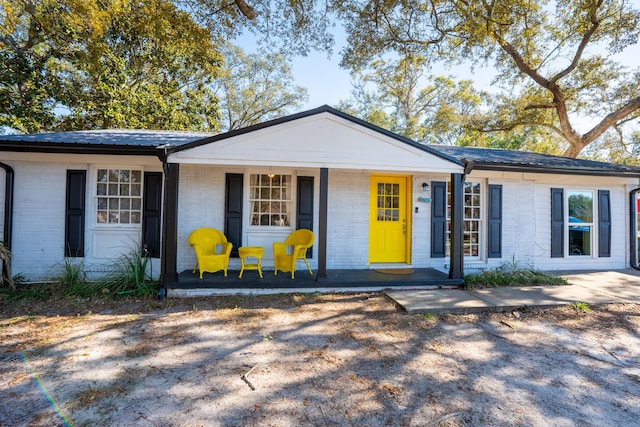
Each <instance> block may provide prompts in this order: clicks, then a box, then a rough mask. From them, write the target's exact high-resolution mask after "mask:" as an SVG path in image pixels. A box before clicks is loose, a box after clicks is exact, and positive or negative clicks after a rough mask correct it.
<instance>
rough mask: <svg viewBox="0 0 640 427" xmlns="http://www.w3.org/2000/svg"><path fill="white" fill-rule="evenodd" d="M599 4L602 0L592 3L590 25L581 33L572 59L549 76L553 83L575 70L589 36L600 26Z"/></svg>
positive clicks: (589, 38) (600, 4)
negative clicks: (562, 68)
mask: <svg viewBox="0 0 640 427" xmlns="http://www.w3.org/2000/svg"><path fill="white" fill-rule="evenodd" d="M600 6H602V0H600V1H599V2H598V3H597V4H596V5H594V7H593V9H592V10H591V11H590V21H591V26H590V27H589V28H588V29H587V31H585V33H584V34H583V35H582V40H581V41H580V45H579V46H578V50H576V53H575V55H573V60H572V61H571V64H569V66H568V67H567V68H565V69H564V70H562V71H560V72H559V73H558V74H556V75H555V76H553V77H551V81H552V82H554V83H555V82H557V81H558V80H560V79H561V78H563V77H564V76H566V75H568V74H569V73H571V72H572V71H573V70H575V68H576V67H577V66H578V62H579V61H580V58H582V54H583V53H584V50H585V48H586V47H587V44H589V41H590V40H591V37H592V36H593V34H594V33H595V32H596V30H597V29H598V27H599V26H600V20H599V19H598V8H600Z"/></svg>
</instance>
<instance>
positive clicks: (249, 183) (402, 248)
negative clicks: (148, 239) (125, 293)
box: [159, 107, 464, 290]
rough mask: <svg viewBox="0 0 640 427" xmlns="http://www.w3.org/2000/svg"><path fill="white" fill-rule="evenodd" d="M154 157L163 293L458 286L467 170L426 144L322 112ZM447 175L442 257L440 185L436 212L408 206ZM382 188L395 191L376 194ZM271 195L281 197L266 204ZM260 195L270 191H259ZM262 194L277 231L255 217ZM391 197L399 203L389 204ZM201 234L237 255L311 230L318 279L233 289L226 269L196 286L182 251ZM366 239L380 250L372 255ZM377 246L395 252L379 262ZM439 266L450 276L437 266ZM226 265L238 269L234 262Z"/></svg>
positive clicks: (256, 282) (188, 254)
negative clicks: (159, 180) (160, 177)
mask: <svg viewBox="0 0 640 427" xmlns="http://www.w3.org/2000/svg"><path fill="white" fill-rule="evenodd" d="M159 157H160V158H161V159H162V161H163V165H164V170H165V186H164V208H163V232H162V236H163V241H162V245H163V250H162V263H161V265H162V268H161V283H162V285H163V287H164V288H166V289H168V290H171V289H236V288H239V289H243V288H247V289H279V288H283V289H295V288H303V289H305V288H307V289H324V288H342V289H344V288H349V287H355V288H365V287H369V288H371V287H378V288H385V287H393V286H415V287H419V286H441V285H453V286H455V285H457V284H459V283H461V279H462V276H463V267H462V260H463V253H462V247H463V240H462V234H463V233H462V227H463V205H464V199H463V185H464V164H463V162H460V161H457V160H455V159H451V158H449V157H447V156H443V155H441V154H440V153H437V152H435V151H433V150H431V149H430V148H428V147H425V146H421V145H418V144H415V143H413V142H412V141H408V140H405V139H403V138H401V137H398V136H397V135H393V134H390V133H389V132H386V131H384V130H381V129H379V128H375V127H371V126H368V125H367V124H365V123H363V122H361V121H359V120H357V119H354V118H352V117H350V116H346V115H344V114H343V113H340V112H337V111H335V110H333V109H330V108H329V107H323V108H321V109H318V110H315V111H310V112H306V113H304V114H300V115H295V116H290V117H287V118H284V119H281V120H275V121H272V122H268V123H264V124H261V125H256V126H252V127H249V128H246V129H242V130H239V131H236V132H230V133H228V134H221V135H217V136H215V137H212V138H207V139H204V140H201V141H196V142H195V143H193V144H186V145H182V146H179V147H165V148H163V151H161V152H159ZM264 177H268V179H267V178H264ZM448 177H450V182H451V188H450V194H451V195H450V199H451V210H450V214H451V215H450V216H451V223H452V227H451V230H450V242H451V244H450V254H445V240H444V236H445V231H446V230H445V222H444V221H440V222H438V223H437V224H435V225H433V227H435V228H434V229H432V224H431V222H430V220H429V218H430V214H431V211H432V210H434V209H435V210H436V213H437V215H438V219H444V215H445V213H446V212H447V209H446V200H447V197H446V195H447V192H446V189H445V187H444V186H439V187H438V188H437V189H434V190H433V191H434V192H435V191H436V190H437V191H438V196H439V197H438V199H437V200H438V203H435V204H434V205H429V204H426V203H430V202H427V201H421V203H424V204H421V205H419V206H418V205H416V204H415V203H416V200H417V198H418V196H419V195H420V194H422V193H421V192H420V191H421V190H418V188H420V189H421V188H422V187H418V186H419V185H420V186H422V185H426V186H427V188H428V184H423V183H427V182H430V181H432V180H433V181H445V180H447V179H448ZM272 179H275V181H274V182H276V184H277V183H283V182H286V183H287V184H286V185H285V184H282V185H280V186H281V187H282V188H280V187H278V185H276V184H273V183H272V182H271V181H270V180H272ZM378 181H381V182H385V183H387V181H388V182H392V181H393V183H392V184H388V183H387V184H384V187H381V184H380V183H379V182H378ZM396 181H397V183H396ZM264 182H269V185H268V186H266V185H263V183H264ZM274 185H275V186H274ZM394 185H395V187H394ZM263 187H264V188H263ZM267 187H269V188H267ZM387 187H389V188H393V191H390V190H389V191H388V192H387V193H385V194H384V197H383V196H381V195H380V193H378V192H379V191H380V190H379V189H380V188H383V189H384V191H387ZM273 188H276V190H277V192H279V193H278V194H280V195H282V194H286V195H287V196H286V197H284V196H283V197H278V196H269V195H270V194H273ZM265 189H267V190H269V191H270V192H267V193H263V190H265ZM414 189H415V190H414ZM422 191H425V190H422ZM256 194H257V195H259V196H256ZM263 194H266V196H264V195H263ZM390 195H391V196H390ZM270 197H275V198H274V199H273V200H275V202H274V203H279V204H280V205H281V206H286V209H284V210H281V211H278V212H277V213H278V215H279V218H280V219H282V218H283V217H284V218H286V221H283V224H274V223H273V222H272V221H267V222H265V223H263V221H262V216H259V214H256V213H255V212H263V211H262V210H258V211H256V210H255V208H256V207H258V206H262V205H265V203H263V201H264V200H270V199H269V198H270ZM254 199H255V200H258V199H260V201H258V202H256V201H255V200H254ZM280 199H282V200H280ZM392 199H393V200H394V201H395V202H394V203H396V204H393V205H391V203H387V202H389V201H391V200H392ZM425 200H427V199H425ZM428 200H430V199H428ZM383 202H384V203H385V205H384V206H382V205H381V203H383ZM269 203H270V202H269ZM387 204H389V206H387ZM432 206H434V207H432ZM280 209H283V208H282V207H281V208H280ZM394 209H395V210H394ZM268 212H271V213H270V217H271V216H273V215H275V214H273V213H272V212H274V211H271V210H269V211H268ZM283 213H284V215H283ZM394 214H395V215H394ZM265 216H266V215H265ZM379 222H386V223H385V224H384V225H389V226H393V227H395V228H393V229H391V228H390V227H389V229H386V228H385V229H384V230H382V231H379V230H378V229H375V230H374V228H373V226H372V224H374V225H377V224H378V223H379ZM203 226H207V227H212V228H216V229H218V230H220V231H222V232H223V233H224V234H225V236H226V237H227V239H228V240H229V242H231V243H232V244H233V248H234V249H235V248H240V247H263V248H266V250H267V251H268V248H270V247H271V245H272V243H273V242H274V241H282V240H284V238H285V237H286V236H287V235H288V233H290V232H291V231H292V230H295V229H300V228H306V229H310V230H312V231H313V232H314V233H315V236H316V239H315V242H314V246H313V248H312V252H313V255H312V257H313V261H311V260H310V261H311V264H312V266H313V269H314V275H313V277H309V276H308V275H306V274H304V272H303V271H300V272H299V273H297V274H296V280H295V281H292V280H291V279H290V277H286V276H285V275H283V276H280V275H279V276H277V277H276V276H273V273H272V272H271V273H266V275H265V278H264V279H262V280H260V279H258V278H257V275H256V278H255V279H249V278H248V277H247V278H246V279H245V278H243V279H241V280H240V279H239V280H237V281H233V280H235V279H234V276H235V277H237V272H234V273H231V272H230V273H229V276H228V277H227V278H217V279H208V278H205V279H203V280H202V281H201V280H200V279H199V278H198V277H197V276H195V275H192V273H191V272H190V270H186V269H187V268H189V267H190V266H191V265H193V264H194V260H193V256H192V249H191V248H189V247H188V246H187V245H186V242H187V238H188V236H189V233H190V232H191V231H192V230H194V229H197V228H199V227H203ZM374 233H376V234H374ZM434 233H435V234H436V235H438V236H439V237H440V238H439V239H438V240H437V242H436V243H435V249H434V248H433V247H434V244H432V242H434V241H435V240H436V239H432V238H431V237H430V236H433V235H434ZM373 236H376V239H374V237H373ZM378 236H382V237H380V238H378ZM396 236H399V237H396ZM383 239H385V240H383ZM372 241H374V242H376V244H378V245H379V246H376V247H375V249H372V245H371V244H370V242H372ZM379 242H382V244H380V243H379ZM379 247H384V248H385V249H386V248H391V249H390V250H389V252H393V253H390V254H387V253H383V255H384V256H380V253H381V252H382V251H381V250H380V249H379ZM430 247H431V249H430ZM372 254H375V255H376V256H375V257H374V256H373V255H372ZM447 255H448V256H447ZM235 256H237V254H235V253H234V252H233V251H232V253H231V257H232V263H234V264H235V268H238V267H237V259H236V261H235V262H234V261H233V260H234V258H235ZM445 257H447V258H448V259H447V260H446V261H445ZM265 258H267V257H266V256H265ZM265 261H266V262H265ZM269 264H270V260H269V259H268V258H267V259H266V260H265V259H263V265H266V266H269ZM445 264H447V265H448V266H449V271H448V274H447V273H444V272H443V270H442V269H441V268H440V266H443V265H445ZM380 265H383V266H387V267H389V266H393V267H398V268H402V267H407V268H411V269H413V272H412V273H411V274H385V273H380V272H378V271H376V270H375V268H376V266H380ZM230 268H234V266H232V265H231V264H230ZM218 276H221V275H218ZM298 276H299V277H298ZM213 277H216V276H215V275H214V276H213ZM249 277H250V276H249Z"/></svg>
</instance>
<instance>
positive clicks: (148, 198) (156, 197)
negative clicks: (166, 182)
mask: <svg viewBox="0 0 640 427" xmlns="http://www.w3.org/2000/svg"><path fill="white" fill-rule="evenodd" d="M162 180H163V178H162V172H145V174H144V195H143V199H142V247H143V248H144V249H146V250H147V251H149V256H151V257H153V258H159V257H160V229H161V226H162V224H161V221H162Z"/></svg>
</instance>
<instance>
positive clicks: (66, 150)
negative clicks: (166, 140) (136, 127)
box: [0, 142, 156, 156]
mask: <svg viewBox="0 0 640 427" xmlns="http://www.w3.org/2000/svg"><path fill="white" fill-rule="evenodd" d="M0 151H13V152H30V153H55V154H111V155H127V156H156V147H154V146H139V145H95V144H64V143H51V142H47V143H32V142H15V143H3V144H0Z"/></svg>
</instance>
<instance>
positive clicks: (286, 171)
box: [242, 168, 298, 234]
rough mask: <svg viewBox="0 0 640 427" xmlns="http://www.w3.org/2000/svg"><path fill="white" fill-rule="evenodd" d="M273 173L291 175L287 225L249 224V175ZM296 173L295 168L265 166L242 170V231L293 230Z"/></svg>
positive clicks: (268, 231) (266, 232) (280, 232)
mask: <svg viewBox="0 0 640 427" xmlns="http://www.w3.org/2000/svg"><path fill="white" fill-rule="evenodd" d="M270 173H273V174H275V175H290V176H291V213H290V214H289V225H288V226H282V227H271V226H260V225H251V201H250V199H251V175H256V174H260V175H266V174H270ZM297 178H298V175H297V173H296V171H295V170H290V169H278V170H270V169H266V168H257V169H246V170H245V171H244V184H243V187H244V188H243V193H244V194H246V196H245V197H244V200H243V203H244V205H243V211H244V212H245V214H244V215H243V218H242V221H243V223H244V224H245V226H244V233H243V234H248V233H255V234H258V233H264V234H282V233H283V232H285V233H287V234H289V233H291V232H292V231H293V230H295V224H296V220H297V195H298V192H297V191H298V188H297V187H298V182H297Z"/></svg>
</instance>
